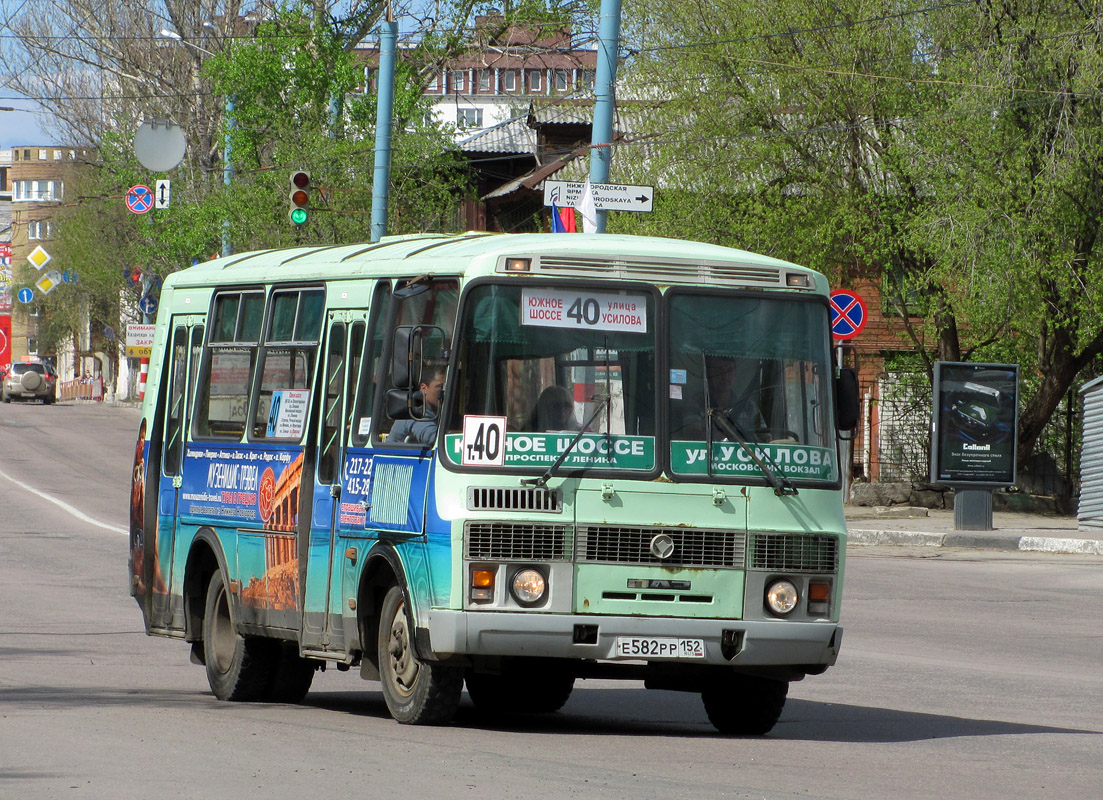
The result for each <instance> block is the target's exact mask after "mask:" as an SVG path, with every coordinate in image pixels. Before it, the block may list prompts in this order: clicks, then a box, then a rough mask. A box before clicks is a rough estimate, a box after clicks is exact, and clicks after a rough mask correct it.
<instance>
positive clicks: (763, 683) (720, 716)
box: [701, 675, 789, 736]
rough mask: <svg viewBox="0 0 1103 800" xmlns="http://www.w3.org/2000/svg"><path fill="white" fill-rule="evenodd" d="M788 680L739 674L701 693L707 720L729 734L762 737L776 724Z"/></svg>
mask: <svg viewBox="0 0 1103 800" xmlns="http://www.w3.org/2000/svg"><path fill="white" fill-rule="evenodd" d="M788 693H789V682H788V681H777V680H771V679H769V678H759V677H756V676H753V675H739V676H735V677H734V678H731V679H729V680H727V681H724V682H722V683H715V684H713V685H712V686H710V687H709V688H707V689H705V690H704V691H703V692H702V693H701V700H702V701H703V702H704V704H705V713H706V714H708V717H709V722H711V723H712V724H713V726H714V727H715V728H716V730H718V731H720V733H724V734H728V735H730V736H763V735H765V734H767V733H769V732H770V730H771V729H772V728H773V727H774V725H775V724H777V721H778V718H779V717H780V716H781V711H782V709H783V708H785V696H786V695H787V694H788Z"/></svg>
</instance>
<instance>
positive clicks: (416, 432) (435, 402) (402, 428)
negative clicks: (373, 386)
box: [387, 367, 444, 444]
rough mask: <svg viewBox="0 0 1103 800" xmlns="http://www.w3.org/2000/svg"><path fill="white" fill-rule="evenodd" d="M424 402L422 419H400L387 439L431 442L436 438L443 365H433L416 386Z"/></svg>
mask: <svg viewBox="0 0 1103 800" xmlns="http://www.w3.org/2000/svg"><path fill="white" fill-rule="evenodd" d="M418 389H419V390H420V391H421V396H422V399H423V400H424V403H425V418H424V419H400V420H399V421H398V422H396V423H395V424H394V427H393V428H391V432H390V435H388V436H387V441H388V442H390V443H394V444H433V443H434V442H435V441H436V439H437V417H438V416H439V415H440V401H441V396H442V395H443V394H444V367H435V368H433V369H432V370H431V371H430V372H429V373H428V376H427V378H426V379H424V380H422V382H421V385H420V386H419V387H418Z"/></svg>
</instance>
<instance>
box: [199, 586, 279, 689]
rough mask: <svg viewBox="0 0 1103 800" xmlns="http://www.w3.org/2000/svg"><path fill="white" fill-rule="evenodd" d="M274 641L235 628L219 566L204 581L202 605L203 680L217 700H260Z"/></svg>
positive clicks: (271, 662) (269, 678) (272, 660)
mask: <svg viewBox="0 0 1103 800" xmlns="http://www.w3.org/2000/svg"><path fill="white" fill-rule="evenodd" d="M275 647H276V643H275V642H273V641H271V640H268V639H261V638H257V637H245V636H242V635H241V634H239V633H238V632H237V630H236V629H235V627H234V619H233V616H232V614H231V611H230V596H229V592H227V591H226V579H225V577H224V576H223V575H222V571H221V570H215V572H214V574H213V575H211V581H210V583H208V584H207V599H206V603H205V604H204V607H203V656H204V660H205V661H206V667H207V682H208V683H209V684H210V685H211V691H212V692H214V696H215V697H217V698H218V699H219V700H238V701H249V700H260V699H262V698H264V696H265V694H266V693H267V692H268V689H269V686H270V685H271V682H272V675H273V670H274V664H275V657H276V653H275Z"/></svg>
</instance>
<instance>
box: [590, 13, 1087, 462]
mask: <svg viewBox="0 0 1103 800" xmlns="http://www.w3.org/2000/svg"><path fill="white" fill-rule="evenodd" d="M626 23H627V24H626V31H627V41H629V42H630V46H631V48H632V49H633V58H632V59H631V61H630V63H629V65H628V68H627V69H626V70H625V71H624V73H623V79H622V83H623V85H624V86H625V87H628V88H630V89H631V91H632V92H633V94H634V95H635V96H638V97H642V98H645V99H646V100H649V101H650V105H651V106H652V107H651V108H649V109H648V112H647V113H645V114H640V115H638V116H639V119H640V120H641V122H642V125H641V126H638V128H637V129H638V130H639V134H638V135H639V140H638V143H637V144H635V145H632V146H633V147H634V148H635V149H636V150H639V151H641V155H640V156H639V157H636V158H632V159H628V158H624V157H623V156H622V157H621V158H620V159H619V165H618V167H617V168H618V170H619V172H620V176H623V178H628V179H635V178H640V179H643V178H647V177H656V176H657V178H658V183H659V184H660V186H661V187H662V192H663V195H662V196H663V198H664V199H665V200H666V202H663V203H660V204H659V205H660V208H661V209H662V210H661V211H660V212H659V213H656V214H654V215H650V218H644V219H639V218H633V217H631V216H630V215H621V217H622V218H621V219H617V220H615V221H614V222H613V224H612V225H611V227H614V228H617V229H625V230H641V231H647V232H654V233H673V234H675V235H680V236H690V237H695V238H703V239H706V240H711V241H717V242H722V243H726V244H734V245H737V246H743V247H747V248H749V249H754V250H759V251H763V252H767V253H771V254H773V255H777V256H780V257H783V258H787V259H790V260H794V261H797V262H800V263H804V264H808V265H810V266H813V267H816V268H818V269H820V270H822V271H824V272H825V273H827V274H828V275H829V276H831V277H832V278H833V280H834V282H838V283H845V282H846V280H848V278H849V277H850V276H853V275H856V274H863V273H864V274H866V275H870V276H872V277H873V278H874V279H876V280H877V281H878V282H879V283H880V285H881V288H882V293H883V296H884V297H885V298H886V300H887V302H888V303H889V304H890V306H891V308H892V310H894V311H895V312H896V313H898V314H899V316H900V320H901V322H902V324H903V327H904V329H905V331H906V333H907V335H908V336H909V337H910V340H911V343H912V348H913V352H914V353H915V356H916V358H917V360H918V361H919V362H920V363H921V364H923V365H925V366H926V367H927V368H928V370H929V369H930V366H931V364H932V363H933V361H934V360H936V359H941V360H953V361H956V360H980V359H983V360H1005V359H1006V360H1013V361H1017V362H1019V363H1021V364H1024V365H1025V366H1026V367H1027V370H1026V372H1027V375H1029V376H1030V377H1031V379H1030V380H1028V381H1026V382H1025V386H1024V388H1025V389H1026V390H1027V396H1026V402H1025V404H1024V406H1023V410H1022V416H1021V420H1020V430H1019V436H1020V456H1021V458H1023V459H1025V458H1026V457H1028V456H1029V455H1030V452H1031V450H1032V448H1033V445H1034V442H1035V441H1036V438H1037V436H1038V434H1039V432H1040V430H1041V427H1042V425H1043V424H1044V423H1045V421H1046V420H1047V419H1048V418H1049V416H1050V414H1051V413H1052V411H1053V410H1054V408H1055V407H1056V404H1057V402H1058V401H1059V400H1060V399H1061V397H1062V396H1063V395H1064V393H1065V392H1066V391H1067V389H1068V388H1069V386H1070V385H1071V384H1072V382H1073V380H1074V379H1075V378H1076V375H1077V374H1078V373H1079V371H1080V370H1081V369H1083V368H1084V367H1085V366H1086V365H1088V364H1089V363H1091V361H1092V359H1094V358H1095V357H1096V356H1097V355H1098V354H1099V352H1100V350H1101V348H1103V327H1101V325H1100V316H1099V314H1098V306H1097V301H1096V300H1095V297H1094V295H1095V293H1096V291H1097V288H1096V287H1097V285H1098V283H1099V277H1098V275H1099V272H1100V268H1099V266H1098V255H1097V254H1096V248H1095V241H1096V238H1097V234H1098V231H1099V222H1100V211H1101V206H1100V203H1101V202H1103V200H1101V198H1103V195H1101V193H1099V192H1098V191H1097V190H1096V188H1095V187H1097V186H1098V183H1099V181H1098V178H1099V169H1100V167H1099V165H1100V164H1101V163H1103V161H1101V159H1100V156H1101V155H1103V154H1101V153H1100V152H1099V144H1098V140H1099V136H1100V134H1101V133H1103V124H1101V115H1100V113H1099V103H1100V97H1101V94H1100V89H1101V87H1100V70H1099V60H1100V47H1099V35H1100V34H1099V31H1100V28H1099V26H1100V8H1099V6H1098V3H1092V4H1089V5H1088V6H1084V5H1083V4H1078V3H1073V2H1059V3H1056V4H1052V3H1051V4H1046V5H1045V6H1039V5H1038V4H1034V3H1029V2H1025V1H1024V2H1019V1H1018V0H1009V2H1006V3H1001V4H998V5H995V4H987V3H979V4H968V5H963V4H948V5H944V6H936V7H932V6H930V5H929V4H919V3H903V4H901V3H885V2H869V0H843V1H842V2H839V3H834V4H831V5H830V6H829V7H828V6H823V5H818V4H807V3H798V2H790V0H782V1H781V2H771V3H768V4H767V3H760V2H755V0H703V1H702V2H699V3H694V4H683V3H678V2H675V1H674V0H658V1H657V2H655V3H652V4H650V5H649V6H648V7H647V9H646V10H644V11H643V12H642V13H640V14H638V15H633V16H631V17H630V18H629V19H628V20H626ZM702 98H707V102H702ZM614 164H618V162H617V161H614ZM625 182H627V180H625ZM625 217H628V218H625ZM1034 373H1037V378H1036V379H1034Z"/></svg>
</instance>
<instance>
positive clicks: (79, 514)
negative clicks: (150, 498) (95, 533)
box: [0, 472, 130, 536]
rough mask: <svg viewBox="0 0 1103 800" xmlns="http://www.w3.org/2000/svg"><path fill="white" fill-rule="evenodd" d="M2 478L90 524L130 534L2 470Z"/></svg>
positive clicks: (0, 476)
mask: <svg viewBox="0 0 1103 800" xmlns="http://www.w3.org/2000/svg"><path fill="white" fill-rule="evenodd" d="M0 478H3V479H4V480H7V481H11V482H12V483H14V484H15V485H16V486H18V487H19V488H20V489H26V490H27V491H28V492H30V493H31V494H35V495H38V496H39V497H41V498H42V499H43V500H49V501H50V502H51V503H53V504H54V505H55V506H58V507H59V508H61V509H62V510H64V511H67V512H68V513H70V514H72V515H73V516H74V517H76V518H77V519H79V520H80V521H81V522H87V523H88V524H89V525H95V526H96V527H97V528H103V529H104V530H107V531H111V532H112V533H121V534H123V535H124V536H125V535H129V533H130V531H128V530H127V529H126V528H120V527H119V526H118V525H109V524H108V523H106V522H100V521H99V520H98V519H92V518H91V517H90V516H88V515H87V514H85V513H84V512H83V511H81V510H80V509H77V508H73V507H72V506H71V505H69V504H68V503H65V502H62V501H61V500H58V499H57V498H56V497H51V496H50V495H48V494H46V493H45V492H40V491H39V490H38V489H36V488H34V487H33V486H28V485H27V484H25V483H23V482H22V481H17V480H16V479H15V478H13V477H12V476H11V475H8V474H6V473H3V472H0Z"/></svg>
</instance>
